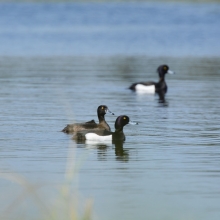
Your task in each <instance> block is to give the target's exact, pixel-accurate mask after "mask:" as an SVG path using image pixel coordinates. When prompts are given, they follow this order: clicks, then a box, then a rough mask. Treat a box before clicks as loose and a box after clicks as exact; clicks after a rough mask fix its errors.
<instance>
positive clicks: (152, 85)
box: [129, 64, 175, 94]
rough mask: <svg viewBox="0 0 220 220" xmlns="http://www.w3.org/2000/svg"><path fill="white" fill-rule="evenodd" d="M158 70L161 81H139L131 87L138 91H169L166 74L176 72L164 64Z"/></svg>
mask: <svg viewBox="0 0 220 220" xmlns="http://www.w3.org/2000/svg"><path fill="white" fill-rule="evenodd" d="M157 72H158V74H159V81H158V82H152V81H149V82H138V83H133V84H132V85H131V86H130V87H129V89H131V90H133V91H135V92H137V93H152V94H153V93H163V94H165V93H166V92H167V84H166V82H165V75H166V74H167V73H169V74H174V73H175V72H174V71H172V70H169V66H168V65H166V64H164V65H160V66H159V67H158V68H157Z"/></svg>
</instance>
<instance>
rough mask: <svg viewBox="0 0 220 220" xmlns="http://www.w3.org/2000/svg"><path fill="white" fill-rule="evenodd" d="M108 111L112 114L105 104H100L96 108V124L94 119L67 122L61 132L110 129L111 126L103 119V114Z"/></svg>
mask: <svg viewBox="0 0 220 220" xmlns="http://www.w3.org/2000/svg"><path fill="white" fill-rule="evenodd" d="M106 113H109V114H111V115H114V113H112V112H111V111H110V110H109V109H108V107H107V106H106V105H100V106H99V107H98V108H97V115H98V119H99V123H98V124H97V123H96V122H95V121H94V120H91V121H88V122H84V123H75V124H68V125H67V126H66V127H65V128H64V129H63V130H62V132H64V133H68V134H69V133H74V132H79V131H83V130H107V131H111V128H110V127H109V125H108V124H107V122H106V121H105V114H106Z"/></svg>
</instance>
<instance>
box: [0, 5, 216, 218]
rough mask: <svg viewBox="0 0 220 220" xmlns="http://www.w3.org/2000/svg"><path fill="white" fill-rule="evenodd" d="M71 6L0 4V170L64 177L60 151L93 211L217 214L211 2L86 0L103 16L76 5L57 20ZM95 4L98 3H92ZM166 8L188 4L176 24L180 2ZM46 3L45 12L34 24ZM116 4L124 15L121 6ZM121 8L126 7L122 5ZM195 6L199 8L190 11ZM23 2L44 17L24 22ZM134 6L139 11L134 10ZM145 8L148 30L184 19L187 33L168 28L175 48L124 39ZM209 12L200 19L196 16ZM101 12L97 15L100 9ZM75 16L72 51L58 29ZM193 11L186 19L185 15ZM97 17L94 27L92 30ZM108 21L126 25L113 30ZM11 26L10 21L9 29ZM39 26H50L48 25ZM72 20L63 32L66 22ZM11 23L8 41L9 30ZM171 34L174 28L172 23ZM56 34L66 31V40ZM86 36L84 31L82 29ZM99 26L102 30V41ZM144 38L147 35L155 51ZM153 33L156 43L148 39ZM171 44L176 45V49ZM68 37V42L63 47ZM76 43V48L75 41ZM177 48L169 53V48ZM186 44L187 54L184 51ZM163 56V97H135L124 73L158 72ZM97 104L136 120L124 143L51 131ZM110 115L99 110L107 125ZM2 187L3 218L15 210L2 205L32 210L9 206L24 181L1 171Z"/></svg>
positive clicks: (140, 76) (131, 78)
mask: <svg viewBox="0 0 220 220" xmlns="http://www.w3.org/2000/svg"><path fill="white" fill-rule="evenodd" d="M9 6H10V7H11V8H10V9H11V10H12V12H16V13H18V15H20V16H18V18H19V19H18V21H16V20H15V19H14V18H13V19H12V18H11V16H14V15H13V13H12V12H11V15H10V13H9V14H7V13H6V12H7V10H9V9H8V7H9ZM70 6H71V7H72V8H71V7H67V6H66V5H61V6H60V5H58V6H57V5H56V6H54V5H41V4H40V5H39V6H36V5H35V6H34V7H33V6H32V5H23V4H22V5H15V6H14V5H6V6H5V5H3V6H2V5H1V7H0V10H1V11H2V12H5V14H4V13H0V16H1V17H2V18H3V19H2V20H1V24H0V25H1V27H2V28H1V34H0V39H1V41H2V42H5V44H3V45H2V47H1V48H0V54H1V57H0V84H1V92H0V104H1V108H0V121H1V126H0V157H1V160H0V170H1V175H2V174H10V173H14V174H17V175H21V176H23V177H25V178H26V179H27V180H28V181H29V182H30V183H33V184H40V185H43V186H45V187H46V189H47V190H48V191H49V189H48V186H51V185H52V186H54V185H57V184H58V185H59V184H62V183H63V182H64V179H65V177H64V176H65V175H64V173H65V171H66V167H67V166H68V163H69V162H70V161H68V159H70V160H71V161H73V162H74V164H75V165H76V166H77V172H76V174H75V176H74V184H75V187H76V188H77V190H78V193H79V194H80V197H81V198H84V199H87V198H91V199H92V200H93V202H94V203H93V213H94V219H105V220H112V219H117V220H121V219H126V220H127V219H128V220H133V219H140V220H144V219H169V220H170V219H175V220H176V219H184V220H185V219H193V220H194V219H196V220H197V219H198V220H206V219H212V220H218V219H219V218H220V188H219V183H220V148H219V147H220V123H219V122H220V115H219V109H220V98H219V91H220V84H219V81H220V59H219V57H218V56H219V50H218V47H219V44H218V45H217V44H216V45H214V44H215V42H217V38H218V36H219V34H218V36H217V35H214V34H213V35H212V34H210V33H212V31H214V32H216V33H218V32H219V28H217V26H215V24H216V23H213V22H217V21H216V20H215V19H218V18H219V8H220V7H219V6H210V5H207V6H204V5H198V6H196V5H191V6H189V5H182V7H179V5H174V6H173V5H171V4H170V5H166V6H165V7H162V5H158V4H156V5H154V4H144V5H141V7H140V6H138V5H134V6H135V7H131V6H130V5H128V6H125V5H119V6H117V5H113V6H114V7H113V6H111V7H110V8H109V6H106V5H105V4H103V5H102V6H100V5H94V6H93V7H94V10H97V13H98V12H99V13H101V15H99V14H95V15H94V17H92V19H88V18H87V20H86V16H88V14H87V15H85V17H83V16H82V15H80V13H79V12H78V11H79V9H78V10H76V11H77V12H78V13H79V14H78V15H77V16H78V17H74V18H72V17H70V18H69V17H68V16H67V17H68V18H67V19H66V20H65V19H64V20H63V17H65V16H63V14H65V15H66V14H67V15H69V16H70V15H71V13H70V12H71V10H74V7H75V6H74V7H73V6H72V5H70ZM180 6H181V5H180ZM4 7H5V8H4ZM19 7H21V8H22V10H23V9H24V8H25V9H26V12H27V13H25V14H24V15H21V12H22V10H21V9H19V10H18V8H19ZM57 7H58V8H57ZM59 7H61V8H59ZM77 7H79V8H80V9H81V10H82V11H83V12H84V11H88V10H89V9H88V8H89V7H88V5H77ZM100 7H101V9H103V10H101V11H100ZM112 7H113V9H114V10H113V9H112ZM127 7H128V8H127ZM173 7H176V9H179V10H180V11H181V10H182V8H183V7H186V8H185V14H187V15H188V16H186V17H184V13H183V14H181V16H179V20H178V21H176V25H174V24H173V22H174V20H173V16H174V17H175V16H176V17H178V15H179V14H178V13H179V12H178V11H176V10H173V11H172V12H173V13H174V14H172V13H170V11H171V10H172V8H173ZM48 8H49V9H48ZM51 8H52V9H51ZM198 8H199V10H198ZM46 9H48V10H49V13H48V17H47V18H48V19H46V21H45V24H44V23H43V20H44V19H45V16H46V12H45V11H47V10H46ZM58 9H59V10H58ZM122 9H123V10H124V14H123V15H121V16H119V15H118V13H119V12H120V11H121V10H122ZM128 9H129V10H130V13H128V14H129V16H128V15H126V13H125V11H126V10H128ZM193 9H194V10H198V11H197V13H196V15H195V14H194V13H193ZM13 10H14V11H13ZM31 10H33V11H38V13H39V14H40V12H41V15H42V17H38V16H37V15H36V16H37V17H35V16H33V17H30V20H29V19H28V13H29V14H31V12H29V11H31ZM50 10H51V11H50ZM115 10H116V12H118V13H116V12H115ZM117 10H118V11H117ZM139 10H141V11H142V10H143V12H142V14H140V11H139ZM145 10H146V12H151V13H152V14H157V15H158V17H157V18H155V19H152V20H151V22H156V21H157V22H158V23H153V24H151V25H152V28H153V29H155V30H156V29H157V28H158V27H159V28H160V27H161V26H163V27H164V28H165V27H166V28H165V29H166V31H167V33H168V34H169V35H170V34H171V30H175V28H174V29H173V25H174V26H175V27H180V26H181V24H183V23H184V24H185V23H187V25H189V26H190V27H188V29H187V30H188V31H189V32H187V33H188V34H189V35H191V34H192V36H193V37H192V42H191V41H189V40H187V41H182V40H181V39H178V38H176V37H173V40H174V46H173V47H172V48H171V49H170V50H168V48H169V44H172V42H171V41H170V40H168V39H164V37H160V36H159V35H157V37H158V38H157V37H156V38H154V39H152V38H151V37H149V39H148V40H147V41H145V37H143V36H142V37H143V39H142V40H140V39H139V40H137V42H138V44H137V45H136V46H134V45H133V46H134V47H133V46H132V47H130V46H131V45H130V44H129V41H130V42H131V44H132V43H133V42H135V39H136V37H137V38H138V37H140V32H138V31H140V29H139V26H138V27H137V32H136V25H137V24H140V25H143V23H144V25H145V24H146V22H147V21H148V20H146V18H145V17H144V15H145V13H144V12H145ZM162 11H163V13H165V14H166V15H167V16H165V18H164V16H162V15H160V14H161V12H162ZM55 12H56V13H55ZM112 12H115V16H111V13H112ZM153 12H154V13H153ZM131 13H132V15H133V16H131V17H130V14H131ZM73 14H74V13H73ZM207 14H209V16H208V17H207V18H208V19H206V17H204V16H205V15H207ZM211 14H212V16H214V17H213V20H212V16H211ZM213 14H214V15H213ZM22 16H23V17H22ZM59 16H61V18H62V19H61V18H59ZM62 16H63V17H62ZM99 16H100V17H99ZM105 16H106V18H105V19H98V18H103V17H105ZM117 16H118V17H117ZM190 16H191V19H189V17H190ZM50 17H51V18H50ZM97 17H98V18H97ZM132 17H133V19H132ZM210 17H211V18H210ZM9 18H11V19H12V20H11V21H10V20H9V21H8V24H7V25H6V23H4V22H3V21H6V20H7V19H9ZM43 18H44V19H43ZM49 18H50V19H49ZM56 18H57V19H58V18H59V19H58V20H56ZM193 18H194V19H193ZM214 18H215V19H214ZM4 19H5V20H4ZM22 19H23V20H22ZM38 19H39V20H38ZM114 19H115V21H114ZM163 19H165V20H163ZM202 19H203V20H202ZM209 19H210V20H209ZM73 21H74V22H75V23H76V24H77V25H78V26H79V29H78V31H79V32H80V33H81V34H82V33H84V32H81V31H80V30H82V29H83V30H84V31H86V32H88V33H87V34H88V38H86V39H83V38H81V37H79V41H78V43H76V44H77V45H78V46H77V47H76V50H72V49H73V47H74V45H76V44H74V43H73V44H72V42H75V40H72V38H71V36H75V33H72V34H73V35H71V33H69V32H66V26H65V25H67V26H68V25H70V24H72V22H73ZM85 21H87V23H88V25H90V23H92V24H93V25H95V26H96V24H97V22H100V23H102V25H103V27H106V28H110V30H113V32H111V31H109V34H108V33H106V32H105V31H104V32H105V34H104V35H100V33H99V34H98V35H97V37H96V35H94V29H93V28H91V27H89V29H86V28H85V26H84V23H83V22H85ZM192 21H194V22H195V23H194V24H191V22H192ZM204 21H206V22H207V23H205V22H204ZM209 22H210V23H209ZM33 23H34V26H33V27H32V24H33ZM82 23H83V24H82ZM100 23H99V24H97V28H100ZM118 23H120V26H121V27H123V28H124V29H123V28H122V29H121V27H120V28H119V27H118V26H117V24H118ZM188 23H189V24H188ZM195 24H197V28H198V29H199V28H200V27H201V26H202V29H200V31H199V32H202V33H203V34H205V33H206V34H207V35H208V36H207V38H206V37H205V38H204V39H203V38H202V39H203V45H204V48H202V47H201V45H200V43H198V45H195V44H194V40H195V41H196V42H198V41H197V40H196V39H197V38H198V39H200V37H201V36H198V35H197V34H195V33H194V31H195V29H194V28H193V27H194V26H193V25H195ZM210 24H212V25H213V26H212V25H210ZM26 25H27V27H28V28H27V27H26ZM200 25H201V26H200ZM10 26H11V27H13V28H15V27H16V28H17V29H15V30H14V31H13V29H10ZM48 26H49V27H50V26H53V30H51V29H50V28H49V29H48ZM63 26H65V28H64V29H65V31H64V32H65V33H64V34H61V35H59V33H57V32H60V33H61V32H62V30H63V29H62V28H63ZM70 26H71V25H70ZM70 26H68V27H69V28H70V30H69V31H70V32H72V31H73V30H72V29H71V27H70ZM203 26H204V27H203ZM22 27H23V29H22ZM56 27H57V29H56ZM103 27H102V28H101V29H102V31H103ZM25 28H27V29H25ZM90 28H91V29H90ZM132 28H133V29H132ZM142 28H143V27H142ZM142 28H141V30H142V31H144V29H142ZM203 28H204V29H203ZM118 29H120V32H121V35H118V34H116V35H115V36H117V37H116V38H111V36H112V35H111V34H112V33H113V34H114V31H116V32H117V31H118ZM128 30H129V31H131V30H132V31H133V30H134V32H133V33H134V38H131V39H130V38H129V37H125V38H123V39H124V40H123V39H122V38H121V37H120V36H124V35H126V34H127V32H126V31H128ZM151 30H152V29H151ZM202 30H206V31H204V32H203V31H202ZM32 31H33V32H34V33H32ZM48 31H49V32H50V31H52V32H56V33H53V34H51V33H50V34H51V38H47V37H45V36H47V32H48ZM95 31H97V30H95ZM190 31H191V32H190ZM35 32H37V33H35ZM73 32H74V31H73ZM98 32H99V30H98ZM10 33H11V37H12V38H13V36H14V39H15V41H14V40H12V39H9V35H10ZM158 33H159V32H158ZM29 34H33V35H34V36H32V37H31V36H29ZM41 34H42V35H41ZM176 34H177V35H181V33H180V32H178V31H177V33H176ZM209 34H210V35H209ZM18 35H20V37H21V38H19V37H18ZM93 35H94V36H93ZM171 35H172V34H171ZM36 36H38V37H39V36H44V37H45V38H44V37H42V38H41V37H39V38H38V39H39V41H35V37H36ZM66 36H69V38H68V39H69V41H68V39H67V38H66ZM85 36H86V35H85ZM91 36H93V37H94V38H93V37H92V38H91V39H90V37H91ZM108 36H109V37H110V38H111V39H109V40H108V38H107V37H108ZM210 36H212V37H211V38H212V40H213V41H211V39H210ZM23 37H26V40H23ZM128 38H129V40H128ZM93 39H94V41H93ZM100 39H101V43H99V41H100ZM3 40H4V41H3ZM84 40H85V44H84V43H83V42H84ZM123 41H124V45H125V46H126V45H127V46H128V48H130V49H129V50H128V51H126V49H125V48H124V50H123V49H122V51H121V50H120V47H118V45H121V46H122V47H123V43H122V42H123ZM151 41H154V44H155V49H154V50H153V48H154V45H152V44H151ZM160 41H161V42H163V43H162V44H160V43H158V44H157V45H156V43H157V42H160ZM59 42H60V45H59ZM91 42H94V45H93V44H92V43H91ZM107 42H110V43H109V44H107ZM210 42H212V43H210ZM57 43H58V45H57ZM10 44H11V46H10ZM146 44H147V45H149V44H150V45H151V46H150V47H149V48H150V52H147V50H146V51H145V52H143V51H142V49H147V48H148V47H147V45H146ZM176 44H178V45H179V46H181V49H183V48H185V50H178V47H177V45H176ZM68 45H69V50H68V49H67V50H66V48H67V47H68ZM86 45H87V46H86ZM103 45H106V47H104V46H103ZM140 45H143V48H142V47H141V46H140ZM162 45H164V47H162ZM184 45H186V47H184ZM187 45H188V46H187ZM83 46H85V47H83ZM81 47H82V48H84V49H82V51H81V50H80V48H81ZM187 47H189V48H190V50H189V49H187ZM85 48H86V49H85ZM92 48H94V51H93V50H92ZM164 48H165V49H166V50H168V51H167V52H166V51H165V49H164ZM59 49H60V50H59ZM119 50H120V51H119ZM197 50H198V51H197ZM109 51H110V52H109ZM153 51H156V52H155V53H153ZM177 51H178V57H176V58H175V56H176V55H177ZM190 51H194V52H193V53H191V52H190ZM81 52H82V53H81ZM120 52H121V53H120ZM151 52H152V53H153V54H151ZM165 52H166V53H165ZM169 52H170V56H168V55H169ZM132 53H134V55H132ZM138 53H141V54H142V55H137V54H138ZM53 54H55V55H56V56H53ZM103 54H104V56H103ZM119 54H121V55H119ZM186 54H189V55H191V56H189V57H186ZM6 55H8V56H6ZM42 55H47V56H45V57H43V56H42ZM152 55H153V56H152ZM157 55H160V56H157ZM211 55H212V56H211ZM214 56H215V57H214ZM163 63H167V64H168V65H169V66H170V69H172V70H174V71H175V72H176V73H177V74H175V75H167V76H166V81H167V84H168V93H167V95H166V96H165V101H164V102H162V103H161V101H160V100H159V98H158V96H157V95H136V94H134V93H132V92H131V91H129V90H128V89H127V88H128V86H129V85H130V84H131V83H133V82H137V81H144V80H155V81H156V80H157V78H158V76H157V74H156V68H157V66H158V65H160V64H163ZM100 104H105V105H107V106H108V107H109V109H110V110H111V111H112V112H114V113H115V114H116V116H118V115H121V114H126V115H128V116H129V117H130V118H131V120H133V121H137V122H139V125H134V126H131V125H127V126H126V127H125V128H124V132H125V135H126V141H125V143H124V144H123V145H122V146H121V145H120V146H118V145H116V146H115V145H113V144H109V143H108V144H105V143H104V144H103V143H102V144H99V143H85V144H84V143H81V144H80V143H76V142H75V141H74V140H72V139H71V135H66V134H64V133H62V132H60V130H61V129H62V128H63V127H64V126H65V125H66V124H67V123H70V122H84V121H88V120H91V119H95V120H96V121H97V115H96V110H97V107H98V106H99V105H100ZM116 116H111V115H106V120H107V122H108V123H109V125H110V126H111V128H112V130H114V122H115V119H116ZM0 189H1V193H0V204H1V208H0V211H1V216H2V215H3V216H8V217H9V218H10V219H11V218H14V219H17V216H16V215H15V216H13V212H12V213H10V214H9V213H8V212H7V208H8V207H11V209H12V210H13V211H16V210H19V209H20V210H25V211H24V213H25V214H23V215H24V217H25V216H26V215H27V216H28V215H29V216H32V218H33V219H35V216H33V214H31V211H30V210H32V209H33V207H32V208H30V209H29V207H28V206H23V205H22V202H18V201H19V200H18V201H17V202H15V208H14V206H10V205H11V204H12V203H13V201H14V200H15V199H16V198H17V197H18V196H19V194H20V193H21V192H22V187H19V186H18V185H17V184H15V183H13V182H11V181H9V180H5V179H4V178H2V179H1V182H0ZM48 194H50V193H48ZM27 197H28V196H27ZM28 198H29V197H28ZM46 200H47V196H45V201H46ZM22 201H23V200H22ZM28 210H29V211H28ZM35 211H36V210H35ZM28 212H29V214H28ZM23 215H21V216H22V217H23ZM29 219H30V218H29Z"/></svg>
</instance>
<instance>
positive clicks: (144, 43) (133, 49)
mask: <svg viewBox="0 0 220 220" xmlns="http://www.w3.org/2000/svg"><path fill="white" fill-rule="evenodd" d="M219 22H220V5H219V4H186V3H185V4H183V3H182V4H181V3H166V4H161V3H158V4H155V3H129V4H127V3H103V4H94V3H90V4H88V3H87V4H70V3H69V4H68V3H60V4H59V3H58V4H33V3H31V4H1V5H0V42H1V47H0V55H13V56H14V55H22V56H29V55H114V54H126V55H128V54H129V55H134V54H139V55H140V54H141V55H149V56H163V55H165V56H219V55H220V52H219V51H220V45H219V36H220V28H219Z"/></svg>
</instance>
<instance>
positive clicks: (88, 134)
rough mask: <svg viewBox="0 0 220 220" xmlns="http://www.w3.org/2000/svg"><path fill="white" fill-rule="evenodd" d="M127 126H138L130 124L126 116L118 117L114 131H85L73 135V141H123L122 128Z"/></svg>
mask: <svg viewBox="0 0 220 220" xmlns="http://www.w3.org/2000/svg"><path fill="white" fill-rule="evenodd" d="M127 124H138V123H137V122H131V121H130V119H129V117H128V116H127V115H121V116H119V117H118V118H117V119H116V121H115V131H114V132H111V131H107V130H99V131H96V130H87V131H81V132H78V133H75V134H74V136H73V139H76V140H93V141H108V140H109V141H125V135H124V132H123V127H124V126H125V125H127Z"/></svg>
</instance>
